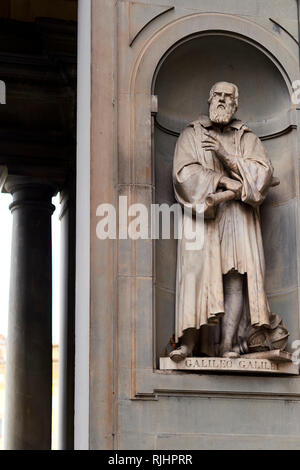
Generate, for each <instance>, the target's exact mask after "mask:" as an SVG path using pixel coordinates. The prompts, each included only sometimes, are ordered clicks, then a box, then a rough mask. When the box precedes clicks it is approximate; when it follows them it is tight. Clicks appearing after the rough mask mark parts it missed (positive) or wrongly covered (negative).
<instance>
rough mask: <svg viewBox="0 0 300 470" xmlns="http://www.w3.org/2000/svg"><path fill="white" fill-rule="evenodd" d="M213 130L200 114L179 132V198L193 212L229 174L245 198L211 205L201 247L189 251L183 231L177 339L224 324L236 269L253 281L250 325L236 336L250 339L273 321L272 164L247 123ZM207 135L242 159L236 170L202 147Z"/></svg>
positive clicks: (248, 298) (248, 296)
mask: <svg viewBox="0 0 300 470" xmlns="http://www.w3.org/2000/svg"><path fill="white" fill-rule="evenodd" d="M214 129H215V128H213V124H212V122H211V121H210V119H209V118H208V117H206V116H200V118H199V119H198V120H197V121H194V122H193V123H191V124H190V125H189V126H188V127H187V128H186V129H185V130H184V131H183V132H182V134H181V135H180V137H179V139H178V141H177V145H176V150H175V155H174V165H173V184H174V190H175V195H176V199H177V201H178V202H179V203H180V204H181V205H182V206H184V205H187V206H189V207H190V206H191V205H192V207H193V208H195V207H196V204H205V200H206V197H207V196H208V195H209V194H212V193H216V192H217V191H219V190H220V188H218V185H219V181H220V179H221V177H222V176H227V177H230V178H232V179H235V180H238V181H240V182H241V183H242V195H241V200H239V201H237V200H233V201H227V202H224V203H222V204H221V205H219V206H217V208H216V210H215V213H214V214H213V215H212V214H211V212H210V209H209V208H208V207H207V205H205V206H204V208H205V211H204V217H205V218H204V245H203V247H202V249H201V250H196V251H195V250H192V251H190V250H187V245H186V244H187V243H188V242H190V240H187V239H186V238H185V236H184V231H183V235H182V239H180V240H178V256H177V286H176V322H175V323H176V331H175V333H176V334H175V336H176V341H178V339H179V338H180V337H181V336H182V334H183V332H184V330H186V329H187V328H197V329H200V327H202V326H204V325H214V324H218V323H219V319H220V318H221V317H222V316H223V315H224V314H225V315H226V313H225V311H224V292H223V275H224V274H226V273H228V272H230V271H231V270H236V271H238V272H239V273H241V274H246V276H247V283H246V284H247V285H246V288H245V295H244V312H243V317H242V318H243V320H241V322H240V325H239V331H238V333H237V335H238V336H239V335H243V334H244V332H245V329H246V327H247V325H248V324H250V323H251V324H252V325H254V326H257V327H259V326H269V324H270V315H271V313H270V309H269V305H268V300H267V297H266V293H265V288H264V275H265V261H264V252H263V242H262V236H261V228H260V216H259V205H260V204H261V203H262V202H263V201H264V199H265V197H266V194H267V190H268V188H269V187H270V184H271V181H272V176H273V167H272V164H271V162H270V161H269V159H268V157H267V155H266V151H265V149H264V147H263V145H262V143H261V141H260V140H259V138H258V137H257V136H256V135H255V134H253V133H252V132H251V130H250V129H249V128H248V127H247V126H246V125H245V124H243V123H242V122H241V121H239V120H233V121H232V122H231V123H230V124H229V125H228V126H227V127H226V128H225V129H224V131H223V132H222V133H221V131H219V130H216V129H215V130H214ZM205 130H206V131H211V130H212V131H213V132H217V134H218V138H219V139H220V140H221V142H222V144H223V146H224V148H225V150H227V151H228V153H229V154H230V155H231V156H233V157H234V158H235V162H236V167H237V168H236V169H235V171H232V170H229V169H228V168H225V166H224V165H223V163H222V162H221V161H220V160H219V159H218V158H217V157H216V155H215V154H214V152H211V151H207V150H204V149H203V148H202V145H201V142H202V139H203V132H204V131H205ZM223 137H224V138H223ZM233 150H234V154H233V155H232V151H233ZM209 330H211V328H209ZM242 330H244V331H242ZM238 336H237V337H238ZM216 343H217V342H216Z"/></svg>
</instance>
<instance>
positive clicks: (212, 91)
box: [208, 82, 239, 107]
mask: <svg viewBox="0 0 300 470" xmlns="http://www.w3.org/2000/svg"><path fill="white" fill-rule="evenodd" d="M222 83H224V84H226V85H231V86H232V87H233V89H234V99H235V103H236V107H238V104H239V89H238V87H237V86H236V85H235V84H234V83H229V82H217V83H215V84H214V85H213V86H212V88H211V90H210V92H209V100H208V102H209V103H211V100H212V99H213V94H214V92H215V89H216V87H217V85H221V84H222Z"/></svg>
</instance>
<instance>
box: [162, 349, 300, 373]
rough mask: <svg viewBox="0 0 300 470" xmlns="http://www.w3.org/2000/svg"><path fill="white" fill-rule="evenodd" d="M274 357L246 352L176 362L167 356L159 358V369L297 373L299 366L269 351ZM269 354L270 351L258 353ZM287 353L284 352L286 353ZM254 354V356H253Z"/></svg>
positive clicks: (190, 358)
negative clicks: (233, 356) (234, 357)
mask: <svg viewBox="0 0 300 470" xmlns="http://www.w3.org/2000/svg"><path fill="white" fill-rule="evenodd" d="M271 353H272V354H271V357H272V355H273V356H274V358H271V359H268V358H266V357H262V356H260V357H258V354H253V355H252V354H247V357H245V356H241V357H239V358H236V359H228V358H222V357H188V358H186V359H185V360H184V361H181V362H179V363H176V362H174V361H172V359H170V358H169V357H161V358H160V370H184V371H188V370H190V371H202V372H203V371H214V372H216V371H218V372H240V373H249V372H252V373H253V372H254V373H255V374H282V375H299V366H298V365H295V364H293V362H291V360H290V359H288V356H286V359H284V358H283V357H282V358H280V354H279V353H278V352H276V351H271ZM259 354H265V355H266V354H269V355H270V353H259ZM288 354H289V353H284V355H288ZM254 356H255V357H254Z"/></svg>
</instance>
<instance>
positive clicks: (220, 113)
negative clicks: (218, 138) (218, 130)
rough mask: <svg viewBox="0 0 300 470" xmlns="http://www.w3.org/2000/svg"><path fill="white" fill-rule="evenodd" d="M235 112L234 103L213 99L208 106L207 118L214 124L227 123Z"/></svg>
mask: <svg viewBox="0 0 300 470" xmlns="http://www.w3.org/2000/svg"><path fill="white" fill-rule="evenodd" d="M235 112H236V106H235V105H234V104H220V103H218V102H217V103H214V102H213V101H212V102H211V104H210V107H209V118H210V120H211V121H212V122H214V123H216V124H224V125H226V124H229V123H230V121H231V120H232V118H233V116H234V114H235Z"/></svg>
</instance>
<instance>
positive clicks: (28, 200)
mask: <svg viewBox="0 0 300 470" xmlns="http://www.w3.org/2000/svg"><path fill="white" fill-rule="evenodd" d="M4 190H5V192H8V193H11V194H12V196H13V202H12V204H11V205H10V210H11V212H13V211H14V210H16V209H20V208H24V207H32V208H33V207H34V208H35V209H37V208H38V209H40V210H43V209H44V210H48V211H49V212H50V214H52V213H53V212H54V210H55V207H54V206H53V204H52V203H51V200H52V197H53V196H55V194H56V193H57V187H56V186H55V185H54V184H52V183H51V182H48V181H44V180H41V179H38V178H25V177H22V176H17V177H8V178H7V180H6V182H5V183H4Z"/></svg>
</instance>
